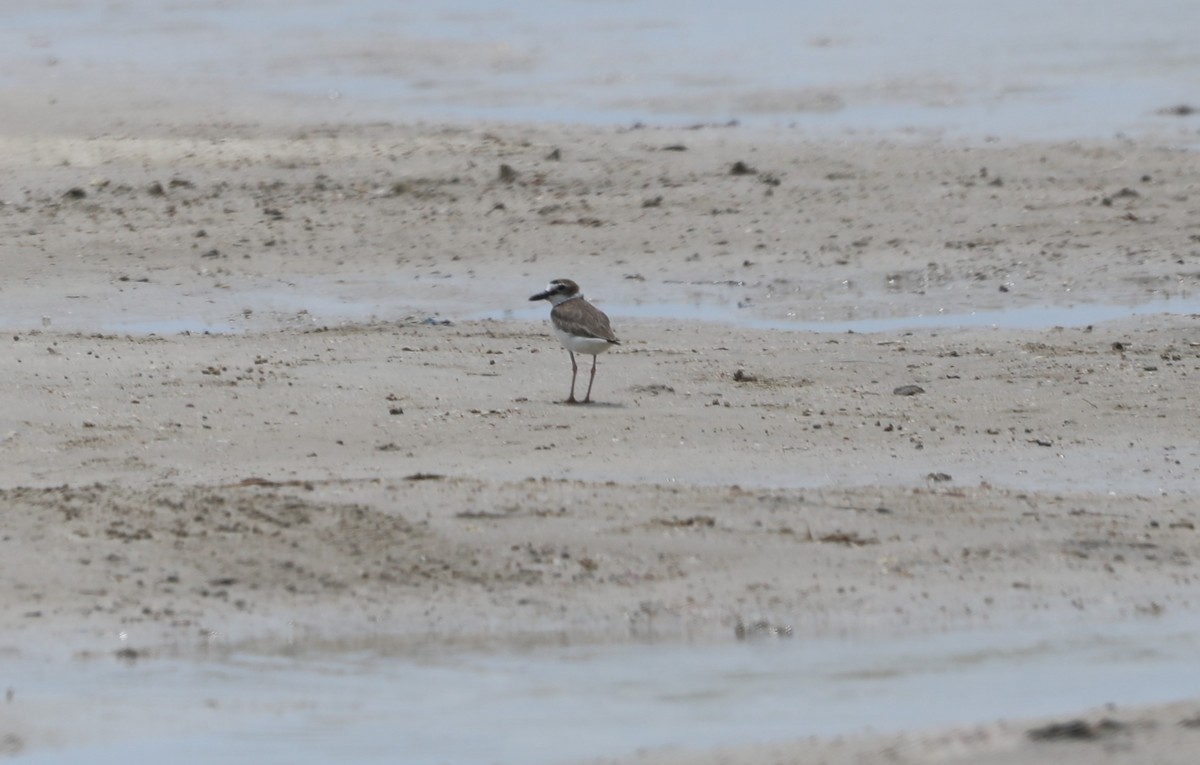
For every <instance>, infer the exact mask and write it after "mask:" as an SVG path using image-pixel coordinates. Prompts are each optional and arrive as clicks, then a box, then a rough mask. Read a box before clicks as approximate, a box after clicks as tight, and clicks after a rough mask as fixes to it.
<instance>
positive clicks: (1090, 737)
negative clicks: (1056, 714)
mask: <svg viewBox="0 0 1200 765" xmlns="http://www.w3.org/2000/svg"><path fill="white" fill-rule="evenodd" d="M1128 727H1129V725H1128V724H1126V723H1122V722H1117V721H1116V720H1110V719H1108V718H1105V719H1103V720H1100V721H1099V722H1095V723H1091V722H1088V721H1087V720H1069V721H1067V722H1061V723H1050V724H1049V725H1043V726H1041V727H1040V728H1030V729H1029V730H1027V731H1026V732H1025V735H1026V736H1028V737H1029V738H1030V739H1031V740H1033V741H1094V740H1096V739H1098V738H1102V737H1104V736H1111V735H1112V734H1114V733H1120V732H1121V731H1123V730H1126V729H1127V728H1128Z"/></svg>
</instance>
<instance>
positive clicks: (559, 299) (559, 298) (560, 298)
mask: <svg viewBox="0 0 1200 765" xmlns="http://www.w3.org/2000/svg"><path fill="white" fill-rule="evenodd" d="M582 297H583V294H582V293H579V292H576V293H575V294H574V295H561V294H559V293H552V294H551V295H550V298H549V300H550V305H562V304H563V303H565V302H567V301H568V300H574V299H576V298H582Z"/></svg>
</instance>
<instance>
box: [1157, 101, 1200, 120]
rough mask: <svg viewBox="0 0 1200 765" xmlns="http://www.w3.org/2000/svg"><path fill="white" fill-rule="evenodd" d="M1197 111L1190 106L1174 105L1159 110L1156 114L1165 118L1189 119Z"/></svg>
mask: <svg viewBox="0 0 1200 765" xmlns="http://www.w3.org/2000/svg"><path fill="white" fill-rule="evenodd" d="M1198 111H1200V109H1198V108H1197V107H1195V106H1192V105H1191V104H1176V105H1175V106H1167V107H1164V108H1162V109H1159V110H1158V113H1159V114H1161V115H1163V116H1165V117H1190V116H1192V115H1193V114H1195V113H1196V112H1198Z"/></svg>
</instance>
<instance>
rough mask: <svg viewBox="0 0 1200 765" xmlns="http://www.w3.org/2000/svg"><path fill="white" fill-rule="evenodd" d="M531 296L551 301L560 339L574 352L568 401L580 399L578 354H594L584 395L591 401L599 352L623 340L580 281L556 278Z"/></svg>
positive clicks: (572, 401) (555, 326)
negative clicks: (577, 394) (581, 288)
mask: <svg viewBox="0 0 1200 765" xmlns="http://www.w3.org/2000/svg"><path fill="white" fill-rule="evenodd" d="M529 299H530V300H531V301H533V300H549V301H550V305H551V306H552V307H551V308H550V321H551V323H552V324H553V325H554V334H556V335H558V341H559V342H560V343H562V344H563V347H564V348H566V349H567V353H569V354H570V355H571V395H570V396H568V397H567V400H566V403H568V404H577V403H580V402H578V401H576V400H575V377H576V375H578V373H579V366H578V365H577V364H576V363H575V354H576V353H586V354H589V355H591V357H592V375H591V377H589V378H588V387H587V393H586V394H585V395H584V397H583V403H584V404H590V403H591V402H592V383H593V382H595V381H596V356H598V355H599V354H601V353H604V352H605V351H607V350H608V349H609V348H611V347H613V346H614V345H620V344H621V341H620V340H618V339H617V336H616V335H615V334H613V331H612V326H611V325H610V324H609V323H608V316H606V315H605V314H604V312H603V311H601V310H600V309H599V308H597V307H596V306H594V305H592V304H591V303H589V302H588V301H586V300H584V299H583V293H582V292H580V291H579V285H578V284H576V283H575V282H573V281H571V280H570V279H555V280H553V281H552V282H550V283H549V284H547V285H546V289H545V290H543V291H541V292H539V293H538V294H536V295H533V296H532V297H530V298H529Z"/></svg>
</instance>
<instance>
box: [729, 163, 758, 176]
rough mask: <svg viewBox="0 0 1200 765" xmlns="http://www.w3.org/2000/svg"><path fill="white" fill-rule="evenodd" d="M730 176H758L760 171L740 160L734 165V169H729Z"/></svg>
mask: <svg viewBox="0 0 1200 765" xmlns="http://www.w3.org/2000/svg"><path fill="white" fill-rule="evenodd" d="M729 174H730V175H758V171H757V170H755V169H754V168H753V167H750V165H747V164H746V163H745V162H743V161H741V160H740V159H739V160H738V161H737V162H734V163H733V167H731V168H729Z"/></svg>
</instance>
